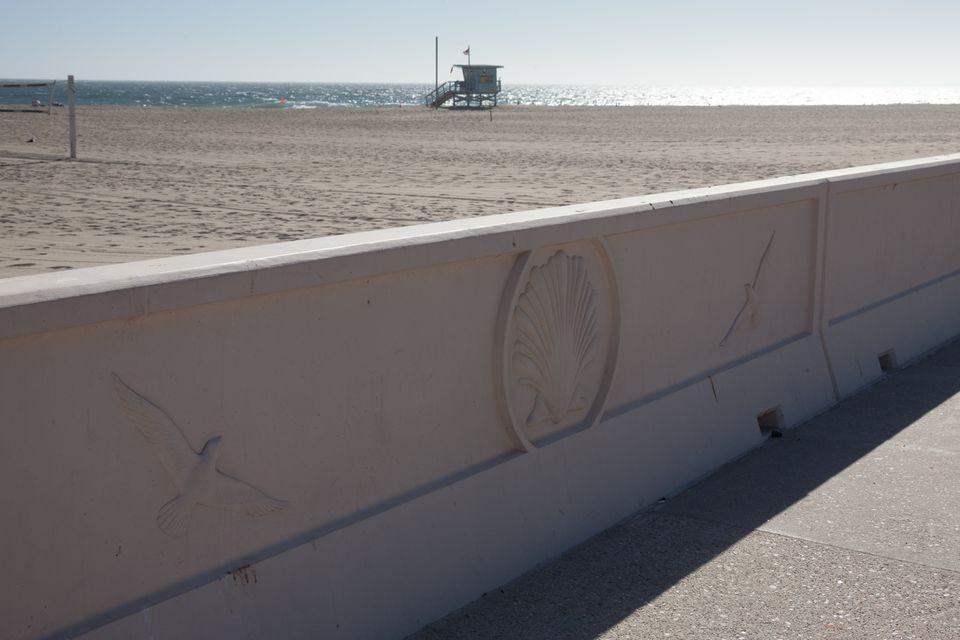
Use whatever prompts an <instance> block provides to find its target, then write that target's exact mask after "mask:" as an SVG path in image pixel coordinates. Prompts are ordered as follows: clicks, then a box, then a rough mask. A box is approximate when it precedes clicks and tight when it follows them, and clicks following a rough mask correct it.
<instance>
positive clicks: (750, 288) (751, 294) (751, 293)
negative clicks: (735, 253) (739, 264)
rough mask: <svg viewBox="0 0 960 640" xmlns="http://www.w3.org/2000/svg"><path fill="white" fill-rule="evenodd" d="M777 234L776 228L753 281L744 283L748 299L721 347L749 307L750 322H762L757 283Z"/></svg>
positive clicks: (732, 323)
mask: <svg viewBox="0 0 960 640" xmlns="http://www.w3.org/2000/svg"><path fill="white" fill-rule="evenodd" d="M775 235H777V232H776V230H774V231H773V232H772V233H771V234H770V240H769V241H767V248H766V249H764V250H763V255H761V256H760V262H759V263H758V264H757V272H756V273H755V274H754V276H753V282H752V283H749V282H748V283H746V284H744V285H743V289H744V291H745V292H746V300H744V301H743V305H742V306H741V307H740V311H738V312H737V315H736V316H735V317H734V318H733V322H731V323H730V328H729V329H727V333H726V334H725V335H724V336H723V339H722V340H721V341H720V346H721V347H722V346H724V345H726V344H727V340H729V339H730V336H731V335H733V330H734V329H736V328H737V323H738V322H740V317H741V316H742V315H743V312H744V311H746V310H747V309H750V324H751V325H752V326H753V328H754V329H756V328H757V325H759V324H760V309H759V307H758V299H757V298H758V294H757V284H759V282H760V272H761V271H762V270H763V263H764V261H765V260H766V259H767V254H768V253H770V247H771V246H773V237H774V236H775Z"/></svg>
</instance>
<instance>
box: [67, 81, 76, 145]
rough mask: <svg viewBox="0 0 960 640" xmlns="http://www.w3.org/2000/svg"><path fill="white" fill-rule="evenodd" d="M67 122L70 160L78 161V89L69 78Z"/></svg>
mask: <svg viewBox="0 0 960 640" xmlns="http://www.w3.org/2000/svg"><path fill="white" fill-rule="evenodd" d="M67 120H68V123H69V127H70V159H71V160H76V159H77V87H76V85H75V84H74V83H73V76H67Z"/></svg>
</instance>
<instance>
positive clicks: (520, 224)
mask: <svg viewBox="0 0 960 640" xmlns="http://www.w3.org/2000/svg"><path fill="white" fill-rule="evenodd" d="M951 168H952V169H954V170H957V171H960V153H957V154H950V155H944V156H935V157H930V158H921V159H915V160H904V161H897V162H888V163H883V164H876V165H868V166H862V167H854V168H849V169H837V170H831V171H821V172H815V173H808V174H802V175H796V176H787V177H778V178H771V179H765V180H757V181H750V182H741V183H733V184H726V185H718V186H711V187H704V188H698V189H688V190H683V191H673V192H664V193H658V194H650V195H643V196H636V197H630V198H621V199H616V200H606V201H599V202H590V203H584V204H576V205H567V206H562V207H551V208H545V209H536V210H530V211H518V212H513V213H505V214H497V215H490V216H481V217H475V218H464V219H459V220H450V221H444V222H435V223H428V224H422V225H413V226H407V227H398V228H391V229H381V230H376V231H363V232H358V233H351V234H344V235H338V236H326V237H320V238H311V239H306V240H294V241H288V242H280V243H273V244H265V245H257V246H252V247H242V248H237V249H226V250H220V251H211V252H205V253H195V254H190V255H182V256H172V257H168V258H158V259H152V260H143V261H136V262H127V263H122V264H112V265H104V266H97V267H86V268H80V269H75V270H71V271H67V272H63V271H60V272H55V273H45V274H36V275H28V276H18V277H13V278H5V279H0V311H2V310H3V309H4V308H10V307H18V306H23V305H30V304H35V303H42V302H49V301H54V300H59V299H64V298H75V297H78V296H84V295H91V294H96V293H102V292H106V291H118V290H125V289H134V288H142V287H150V286H153V285H161V284H172V283H176V282H183V281H188V280H197V279H202V278H209V277H215V276H225V275H230V274H238V275H242V274H245V273H248V272H253V271H259V270H263V269H272V268H277V267H285V266H295V265H301V264H304V263H310V262H316V261H321V260H327V259H332V258H342V257H349V256H353V255H362V254H370V253H374V252H385V251H390V250H395V249H405V248H414V247H427V246H429V245H437V244H441V243H445V242H450V241H456V240H468V239H473V240H483V238H484V237H491V239H492V238H493V237H495V236H504V235H506V236H510V235H511V234H513V235H514V236H515V235H516V234H518V233H524V232H535V231H537V230H544V229H546V228H551V227H562V226H564V225H570V224H573V223H588V224H589V223H597V222H599V221H602V220H603V219H604V218H609V219H611V220H613V219H617V218H622V217H624V216H629V217H632V218H633V219H632V220H631V224H630V225H629V227H630V228H629V229H624V228H622V225H620V226H618V227H616V228H611V229H602V228H601V229H598V231H597V233H596V234H594V235H595V236H600V235H604V234H606V233H612V232H622V231H624V230H639V229H643V228H649V227H655V226H662V225H668V224H672V223H676V222H683V221H686V220H690V219H696V218H698V217H709V216H711V215H717V214H718V213H729V212H733V211H735V210H731V211H725V210H724V211H719V212H718V211H716V210H714V211H710V212H708V213H707V214H706V215H703V216H698V215H696V214H694V215H684V212H683V211H682V210H683V209H684V208H685V207H689V206H690V205H703V204H709V203H717V202H723V201H730V200H732V199H734V198H737V197H745V196H751V195H752V196H758V195H760V196H762V195H769V196H772V197H773V199H774V200H779V199H781V198H778V195H782V196H786V198H784V201H789V200H790V199H791V197H793V196H791V195H788V194H787V193H785V192H793V191H796V190H797V189H802V188H804V187H813V188H821V187H823V185H824V184H826V183H831V182H835V181H847V180H856V179H862V178H871V177H874V176H878V175H883V174H889V173H898V172H903V171H905V170H918V171H924V170H931V169H932V170H937V169H940V170H943V169H947V170H949V169H951ZM513 246H514V247H516V250H523V247H517V246H516V244H515V243H514V244H513ZM501 248H502V243H498V242H491V246H490V249H491V250H490V251H488V252H487V254H488V255H496V254H498V253H501V252H502V251H501ZM470 257H471V256H466V259H469V258H470ZM391 266H392V267H394V268H396V267H397V265H391ZM415 266H419V265H411V268H412V267H415ZM401 268H402V267H401ZM281 288H295V285H294V286H290V287H281ZM268 292H269V291H262V290H261V291H252V290H251V294H254V293H256V294H262V293H268ZM0 333H2V332H0ZM0 337H2V336H0Z"/></svg>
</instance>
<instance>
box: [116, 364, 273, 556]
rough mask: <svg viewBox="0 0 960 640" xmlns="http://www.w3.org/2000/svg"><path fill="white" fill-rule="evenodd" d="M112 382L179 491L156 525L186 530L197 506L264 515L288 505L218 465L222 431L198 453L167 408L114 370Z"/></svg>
mask: <svg viewBox="0 0 960 640" xmlns="http://www.w3.org/2000/svg"><path fill="white" fill-rule="evenodd" d="M113 382H114V387H115V388H116V391H117V395H118V396H119V397H120V404H121V405H122V406H123V409H124V411H125V412H126V414H127V417H128V418H129V419H130V421H131V422H133V424H134V426H136V427H137V429H138V430H139V431H140V433H141V434H142V435H143V437H144V438H146V440H147V442H149V443H150V444H151V446H152V447H153V450H154V453H156V454H157V457H158V458H159V459H160V464H162V465H163V468H164V469H166V470H167V473H168V474H170V478H171V479H172V480H173V483H174V484H175V485H176V487H177V490H178V491H179V492H180V494H179V495H178V496H177V497H176V498H174V499H173V500H171V501H170V502H168V503H166V504H165V505H163V506H162V507H160V511H159V513H158V514H157V526H159V527H160V529H161V530H162V531H163V532H164V533H166V534H168V535H170V536H173V537H179V536H182V535H183V534H185V533H186V532H187V527H188V525H189V523H190V517H191V515H192V514H193V511H194V509H196V508H197V505H203V506H205V507H212V508H214V509H224V510H227V511H237V512H239V513H243V514H246V515H248V516H263V515H266V514H268V513H273V512H275V511H280V510H281V509H284V508H285V507H286V506H287V503H286V502H285V501H283V500H277V499H275V498H271V497H270V496H268V495H266V494H265V493H263V492H262V491H260V490H259V489H257V488H255V487H252V486H250V485H249V484H247V483H246V482H243V481H242V480H238V479H236V478H232V477H230V476H228V475H227V474H225V473H222V472H220V471H219V470H218V469H217V459H218V457H219V452H220V444H221V442H222V438H221V436H216V437H213V438H210V439H209V440H207V442H206V444H204V446H203V449H202V450H201V451H200V452H199V453H197V452H196V451H194V450H193V447H191V446H190V443H189V442H188V441H187V438H186V437H185V436H184V435H183V432H182V431H181V430H180V427H178V426H177V424H176V423H175V422H174V421H173V419H172V418H171V417H170V416H168V415H167V414H166V412H165V411H164V410H163V409H161V408H160V407H158V406H157V405H155V404H153V403H152V402H150V401H149V400H147V399H146V398H144V397H143V396H141V395H140V394H139V393H137V392H136V391H134V390H133V389H131V388H130V387H129V386H128V385H127V383H125V382H124V381H123V380H122V379H121V378H120V376H118V375H117V374H113Z"/></svg>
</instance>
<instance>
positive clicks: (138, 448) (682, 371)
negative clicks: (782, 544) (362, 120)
mask: <svg viewBox="0 0 960 640" xmlns="http://www.w3.org/2000/svg"><path fill="white" fill-rule="evenodd" d="M958 247H960V155H954V156H946V157H941V158H931V159H928V160H923V161H911V162H901V163H892V164H888V165H878V166H874V167H864V168H858V169H850V170H843V171H835V172H826V173H819V174H811V175H806V176H798V177H794V178H784V179H776V180H770V181H763V182H756V183H747V184H740V185H730V186H723V187H717V188H711V189H703V190H694V191H685V192H677V193H670V194H659V195H655V196H647V197H642V198H634V199H627V200H619V201H610V202H601V203H593V204H588V205H580V206H572V207H564V208H558V209H546V210H540V211H533V212H524V213H516V214H509V215H503V216H491V217H488V218H479V219H473V220H463V221H455V222H447V223H439V224H432V225H425V226H420V227H407V228H403V229H395V230H386V231H377V232H370V233H361V234H353V235H347V236H338V237H329V238H321V239H317V240H307V241H298V242H291V243H284V244H277V245H269V246H263V247H256V248H251V249H238V250H230V251H223V252H216V253H208V254H197V255H192V256H184V257H179V258H170V259H164V260H156V261H150V262H141V263H131V264H125V265H115V266H108V267H97V268H91V269H84V270H78V271H74V272H67V273H59V274H50V275H41V276H29V277H23V278H15V279H9V280H4V281H0V429H2V434H3V435H2V441H0V442H2V445H3V446H2V447H0V468H2V469H3V471H2V474H3V476H2V477H3V479H4V482H3V483H2V486H0V505H2V506H3V511H4V513H5V514H6V515H5V525H4V527H3V528H2V529H0V548H3V549H5V550H7V552H8V563H9V564H10V565H11V566H12V570H10V571H8V579H7V580H6V581H5V582H4V585H3V586H2V587H0V637H27V638H43V637H50V636H70V637H73V636H81V635H84V634H87V635H88V636H89V637H91V638H130V637H154V638H168V637H169V638H172V637H184V636H185V635H189V636H193V637H226V636H231V637H287V638H301V637H302V638H308V637H309V638H314V637H329V636H334V635H336V636H337V637H356V638H371V637H382V638H391V637H399V636H402V635H404V634H406V633H410V632H412V631H415V630H416V629H418V628H419V627H421V626H422V625H423V624H425V623H427V622H429V621H430V620H432V619H434V618H437V617H439V616H441V615H443V614H445V613H447V612H449V611H450V610H452V609H454V608H456V607H457V606H459V605H461V604H463V603H465V602H467V601H469V600H471V599H473V598H475V597H477V596H478V595H480V593H482V592H483V591H484V590H487V589H490V588H493V587H494V586H496V585H498V584H501V583H502V582H504V581H506V580H509V579H511V578H513V577H515V576H517V575H519V574H520V573H522V572H524V571H525V570H527V569H529V568H531V567H532V566H534V565H535V564H536V563H538V562H541V561H543V560H545V559H547V558H550V557H552V556H555V555H556V554H558V553H559V552H561V551H562V550H564V549H566V548H568V547H570V546H571V545H573V544H575V543H577V542H579V541H581V540H583V539H585V538H586V537H588V536H590V535H592V534H594V533H596V532H598V531H600V530H602V529H603V528H605V527H607V526H609V525H611V524H613V523H614V522H616V521H618V520H620V519H622V518H623V517H625V516H627V515H629V514H630V513H632V512H634V511H636V510H637V509H639V508H642V507H644V506H646V505H649V504H651V503H652V502H654V501H656V500H657V499H658V498H660V497H662V496H665V495H669V494H671V493H673V492H675V491H677V490H678V489H680V488H682V487H684V486H686V485H688V484H689V483H691V482H693V481H694V480H696V479H698V478H700V477H702V476H704V475H705V474H707V473H709V472H710V471H712V470H714V469H716V468H717V467H718V466H720V465H722V464H723V463H725V462H727V461H729V460H731V459H733V458H735V457H737V456H739V455H741V454H742V453H743V452H745V451H747V450H749V449H751V448H752V447H755V446H756V445H757V444H759V443H760V442H762V440H763V439H764V438H765V437H767V435H768V434H769V433H770V432H771V431H773V430H775V429H786V428H790V427H792V426H795V425H797V424H800V423H801V422H803V421H805V420H807V419H809V418H810V417H812V416H814V415H816V414H818V413H820V412H822V411H823V410H825V409H826V408H828V407H830V406H831V405H832V404H834V403H835V402H836V401H837V400H838V399H839V398H842V397H845V396H847V395H849V394H851V393H853V392H854V391H856V390H857V389H860V388H862V387H863V386H865V385H867V384H870V383H871V382H872V381H874V380H876V379H877V378H878V377H879V376H880V375H881V374H882V371H883V369H885V368H890V367H896V366H899V365H901V364H903V363H904V362H907V361H909V360H911V359H913V358H915V357H916V356H918V355H920V354H922V353H923V352H925V351H927V350H928V349H930V348H932V347H934V346H936V345H938V344H940V343H942V342H944V341H946V340H948V339H950V338H951V337H953V336H954V335H956V334H957V333H960V251H958Z"/></svg>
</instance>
